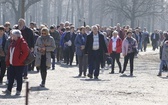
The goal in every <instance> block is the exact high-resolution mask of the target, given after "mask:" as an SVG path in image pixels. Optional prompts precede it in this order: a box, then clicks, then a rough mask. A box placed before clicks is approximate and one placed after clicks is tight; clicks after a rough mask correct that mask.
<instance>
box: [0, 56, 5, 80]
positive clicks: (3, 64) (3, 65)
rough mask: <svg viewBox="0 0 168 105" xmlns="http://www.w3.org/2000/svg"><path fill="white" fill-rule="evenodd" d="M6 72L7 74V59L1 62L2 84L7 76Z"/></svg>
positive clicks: (0, 75) (0, 76) (0, 77)
mask: <svg viewBox="0 0 168 105" xmlns="http://www.w3.org/2000/svg"><path fill="white" fill-rule="evenodd" d="M5 72H6V63H5V59H1V60H0V82H3V78H4V76H5Z"/></svg>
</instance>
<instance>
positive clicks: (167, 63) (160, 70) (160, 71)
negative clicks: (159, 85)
mask: <svg viewBox="0 0 168 105" xmlns="http://www.w3.org/2000/svg"><path fill="white" fill-rule="evenodd" d="M164 64H166V65H167V67H168V60H161V62H160V68H159V73H160V74H161V73H162V68H163V65H164Z"/></svg>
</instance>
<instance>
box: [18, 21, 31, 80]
mask: <svg viewBox="0 0 168 105" xmlns="http://www.w3.org/2000/svg"><path fill="white" fill-rule="evenodd" d="M17 28H18V29H19V30H20V31H21V32H22V36H23V38H24V39H25V41H26V42H27V44H28V46H29V48H30V49H31V51H33V47H34V43H32V42H34V34H33V31H32V30H31V29H30V28H28V27H26V25H25V20H24V19H19V21H18V27H17ZM28 69H29V68H28V66H25V70H24V73H23V76H24V79H28V77H27V71H28Z"/></svg>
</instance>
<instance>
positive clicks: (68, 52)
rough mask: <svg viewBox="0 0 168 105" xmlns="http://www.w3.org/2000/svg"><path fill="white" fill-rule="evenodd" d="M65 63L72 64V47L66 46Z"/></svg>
mask: <svg viewBox="0 0 168 105" xmlns="http://www.w3.org/2000/svg"><path fill="white" fill-rule="evenodd" d="M65 52H66V63H67V64H69V63H70V65H72V62H73V57H74V51H73V48H72V47H67V48H66V50H65Z"/></svg>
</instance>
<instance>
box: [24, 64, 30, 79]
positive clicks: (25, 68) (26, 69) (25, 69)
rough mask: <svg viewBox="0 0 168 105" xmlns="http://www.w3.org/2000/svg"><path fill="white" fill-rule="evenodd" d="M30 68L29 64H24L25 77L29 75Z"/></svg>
mask: <svg viewBox="0 0 168 105" xmlns="http://www.w3.org/2000/svg"><path fill="white" fill-rule="evenodd" d="M28 69H29V66H28V65H26V66H24V70H23V76H24V77H27V75H28V73H27V72H28Z"/></svg>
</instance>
